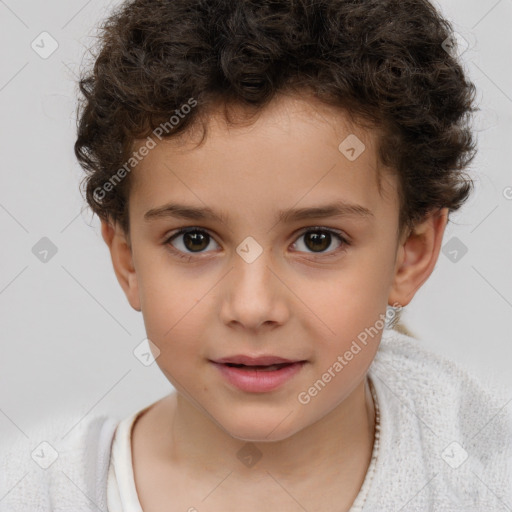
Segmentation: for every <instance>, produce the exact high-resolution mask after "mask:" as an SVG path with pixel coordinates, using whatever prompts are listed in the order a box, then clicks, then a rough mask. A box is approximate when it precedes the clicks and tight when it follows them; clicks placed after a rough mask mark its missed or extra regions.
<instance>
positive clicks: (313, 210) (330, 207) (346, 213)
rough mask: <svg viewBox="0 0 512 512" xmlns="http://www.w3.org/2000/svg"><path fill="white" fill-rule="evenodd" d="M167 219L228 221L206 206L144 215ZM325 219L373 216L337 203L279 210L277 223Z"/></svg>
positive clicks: (357, 207) (164, 208)
mask: <svg viewBox="0 0 512 512" xmlns="http://www.w3.org/2000/svg"><path fill="white" fill-rule="evenodd" d="M167 217H174V218H178V219H189V220H207V219H215V220H217V221H219V222H222V223H227V220H228V215H226V214H225V213H223V212H219V213H216V212H215V211H214V210H212V209H211V208H209V207H207V206H206V207H194V206H188V205H184V204H177V203H168V204H165V205H163V206H159V207H158V208H153V209H151V210H148V211H147V212H146V213H145V214H144V220H145V221H150V220H153V219H159V218H167ZM327 217H356V218H370V217H374V214H373V212H372V211H371V210H369V209H368V208H366V207H364V206H362V205H359V204H353V203H346V202H343V201H338V202H335V203H330V204H327V205H324V206H316V207H310V208H296V209H292V208H291V209H287V210H279V212H278V214H277V222H293V221H300V220H307V219H317V218H327Z"/></svg>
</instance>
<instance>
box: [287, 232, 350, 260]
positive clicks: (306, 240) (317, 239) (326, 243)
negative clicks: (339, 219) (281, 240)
mask: <svg viewBox="0 0 512 512" xmlns="http://www.w3.org/2000/svg"><path fill="white" fill-rule="evenodd" d="M301 238H302V239H303V242H296V243H295V244H294V245H295V246H296V250H298V251H303V252H310V253H311V252H312V253H317V254H319V255H322V254H323V253H326V255H331V254H332V253H335V252H336V249H338V248H339V247H341V246H347V245H350V244H349V243H348V241H347V240H346V239H345V238H344V237H343V236H341V234H340V233H338V232H337V231H334V230H331V229H320V228H313V229H312V228H309V229H308V230H307V231H303V232H302V234H301V235H300V236H299V240H300V239H301ZM336 239H337V241H338V245H336V246H335V247H334V249H333V250H330V251H327V249H329V247H332V244H333V240H334V241H336ZM301 245H302V246H303V247H300V246H301Z"/></svg>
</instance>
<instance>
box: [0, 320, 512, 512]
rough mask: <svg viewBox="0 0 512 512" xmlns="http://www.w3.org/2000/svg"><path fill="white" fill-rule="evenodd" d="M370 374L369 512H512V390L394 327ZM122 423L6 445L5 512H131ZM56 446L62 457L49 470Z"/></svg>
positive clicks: (95, 422) (41, 429)
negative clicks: (112, 486)
mask: <svg viewBox="0 0 512 512" xmlns="http://www.w3.org/2000/svg"><path fill="white" fill-rule="evenodd" d="M369 376H370V379H371V381H372V383H373V384H374V387H375V391H376V397H377V400H378V406H379V409H380V443H379V444H380V446H379V450H378V454H377V458H376V460H375V466H374V471H372V472H371V473H372V474H371V475H370V474H368V475H367V481H366V482H367V483H368V485H367V486H366V488H365V494H366V492H367V496H365V498H366V499H364V500H363V499H362V498H363V496H362V495H360V496H358V499H357V500H356V502H358V503H361V502H363V501H364V503H363V504H362V509H361V510H362V512H388V511H389V512H399V511H400V512H424V511H425V512H426V511H434V512H476V511H479V512H480V511H481V512H484V511H485V512H488V511H502V510H503V511H507V510H512V393H510V391H507V390H504V389H498V388H497V386H493V387H491V386H490V385H488V384H485V385H484V384H483V383H482V382H481V381H479V380H478V379H476V378H475V377H474V376H472V375H471V374H470V373H468V372H467V371H466V370H464V369H463V368H461V367H460V366H459V365H456V364H455V363H453V362H451V361H448V360H447V359H445V358H443V357H440V356H438V355H436V354H434V353H433V352H431V351H429V350H427V349H425V347H424V346H423V345H422V343H421V341H418V340H415V339H413V338H410V337H408V336H406V335H404V334H401V333H398V332H396V331H394V330H385V331H384V333H383V336H382V341H381V345H380V347H379V351H378V353H377V356H376V357H375V360H374V361H373V363H372V365H371V367H370V370H369ZM507 393H508V394H507ZM76 421H77V419H75V422H76ZM118 424H119V420H118V419H114V418H111V417H107V416H88V417H86V418H84V419H83V420H82V421H81V422H80V423H79V424H78V425H77V426H76V427H75V428H74V429H73V430H72V432H71V433H70V434H69V435H68V436H67V437H66V438H65V439H64V440H61V436H62V434H63V433H64V431H65V429H67V428H69V426H70V425H73V418H70V417H69V416H64V415H62V416H61V417H59V418H54V419H50V418H47V419H45V420H44V421H43V422H41V424H40V425H38V426H37V429H36V432H37V436H32V438H31V439H30V441H27V440H20V441H19V442H17V443H16V444H14V445H10V446H5V444H3V443H1V441H0V443H1V444H2V449H1V452H0V512H50V511H52V512H86V511H87V512H99V511H101V512H124V511H112V510H110V511H109V510H108V507H107V476H108V469H109V462H110V455H111V448H112V441H113V438H114V434H115V429H116V427H117V425H118ZM42 441H46V442H47V443H49V444H43V445H40V443H41V442H42ZM34 450H35V451H34ZM53 450H55V451H56V453H58V457H57V459H56V460H55V461H54V462H53V463H52V464H51V465H49V467H48V468H47V469H43V467H44V466H46V465H48V464H50V462H52V461H53V458H54V457H55V452H54V451H53ZM366 482H365V483H366ZM361 494H362V493H361ZM358 510H359V509H358ZM169 512H174V511H173V510H172V508H169ZM219 512H221V511H219Z"/></svg>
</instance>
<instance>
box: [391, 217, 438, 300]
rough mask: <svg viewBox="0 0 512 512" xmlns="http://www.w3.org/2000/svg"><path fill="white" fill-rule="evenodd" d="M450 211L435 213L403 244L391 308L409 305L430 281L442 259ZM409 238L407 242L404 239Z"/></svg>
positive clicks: (400, 250)
mask: <svg viewBox="0 0 512 512" xmlns="http://www.w3.org/2000/svg"><path fill="white" fill-rule="evenodd" d="M447 222H448V208H442V209H439V210H435V211H432V212H430V213H429V214H427V216H426V217H425V219H424V220H423V221H421V222H420V223H419V224H417V225H416V226H415V227H414V229H413V230H412V231H411V232H410V233H409V234H406V235H405V236H404V237H402V240H401V241H400V242H399V247H398V251H397V259H396V265H395V277H394V280H393V283H392V287H391V291H390V294H389V297H388V304H389V305H395V306H396V305H397V304H400V305H401V306H406V305H407V304H409V302H411V300H412V298H413V297H414V295H415V294H416V292H417V290H418V289H419V288H420V287H421V285H422V284H423V283H424V282H425V281H426V280H427V279H428V278H429V276H430V274H431V273H432V271H433V270H434V267H435V264H436V262H437V259H438V257H439V251H440V249H441V242H442V241H443V235H444V230H445V228H446V224H447ZM404 238H405V240H404Z"/></svg>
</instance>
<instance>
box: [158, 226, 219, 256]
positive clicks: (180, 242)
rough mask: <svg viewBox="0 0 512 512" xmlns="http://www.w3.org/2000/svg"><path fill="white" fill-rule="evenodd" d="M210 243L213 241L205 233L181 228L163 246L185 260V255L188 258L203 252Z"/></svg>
mask: <svg viewBox="0 0 512 512" xmlns="http://www.w3.org/2000/svg"><path fill="white" fill-rule="evenodd" d="M175 241H176V242H175ZM211 241H213V238H212V237H211V236H210V234H209V233H208V232H207V231H205V230H204V229H200V228H196V227H190V228H182V229H180V230H179V231H177V232H176V233H173V234H172V235H171V236H170V237H168V238H167V239H166V240H165V242H164V244H165V245H166V246H168V247H169V249H170V250H171V251H172V252H173V253H175V254H177V255H178V256H180V257H183V258H186V257H187V255H188V256H190V255H191V254H196V253H202V252H205V251H204V249H205V248H206V247H208V245H209V244H210V242H211ZM215 243H217V242H215ZM217 246H218V244H217ZM206 252H207V251H206Z"/></svg>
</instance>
